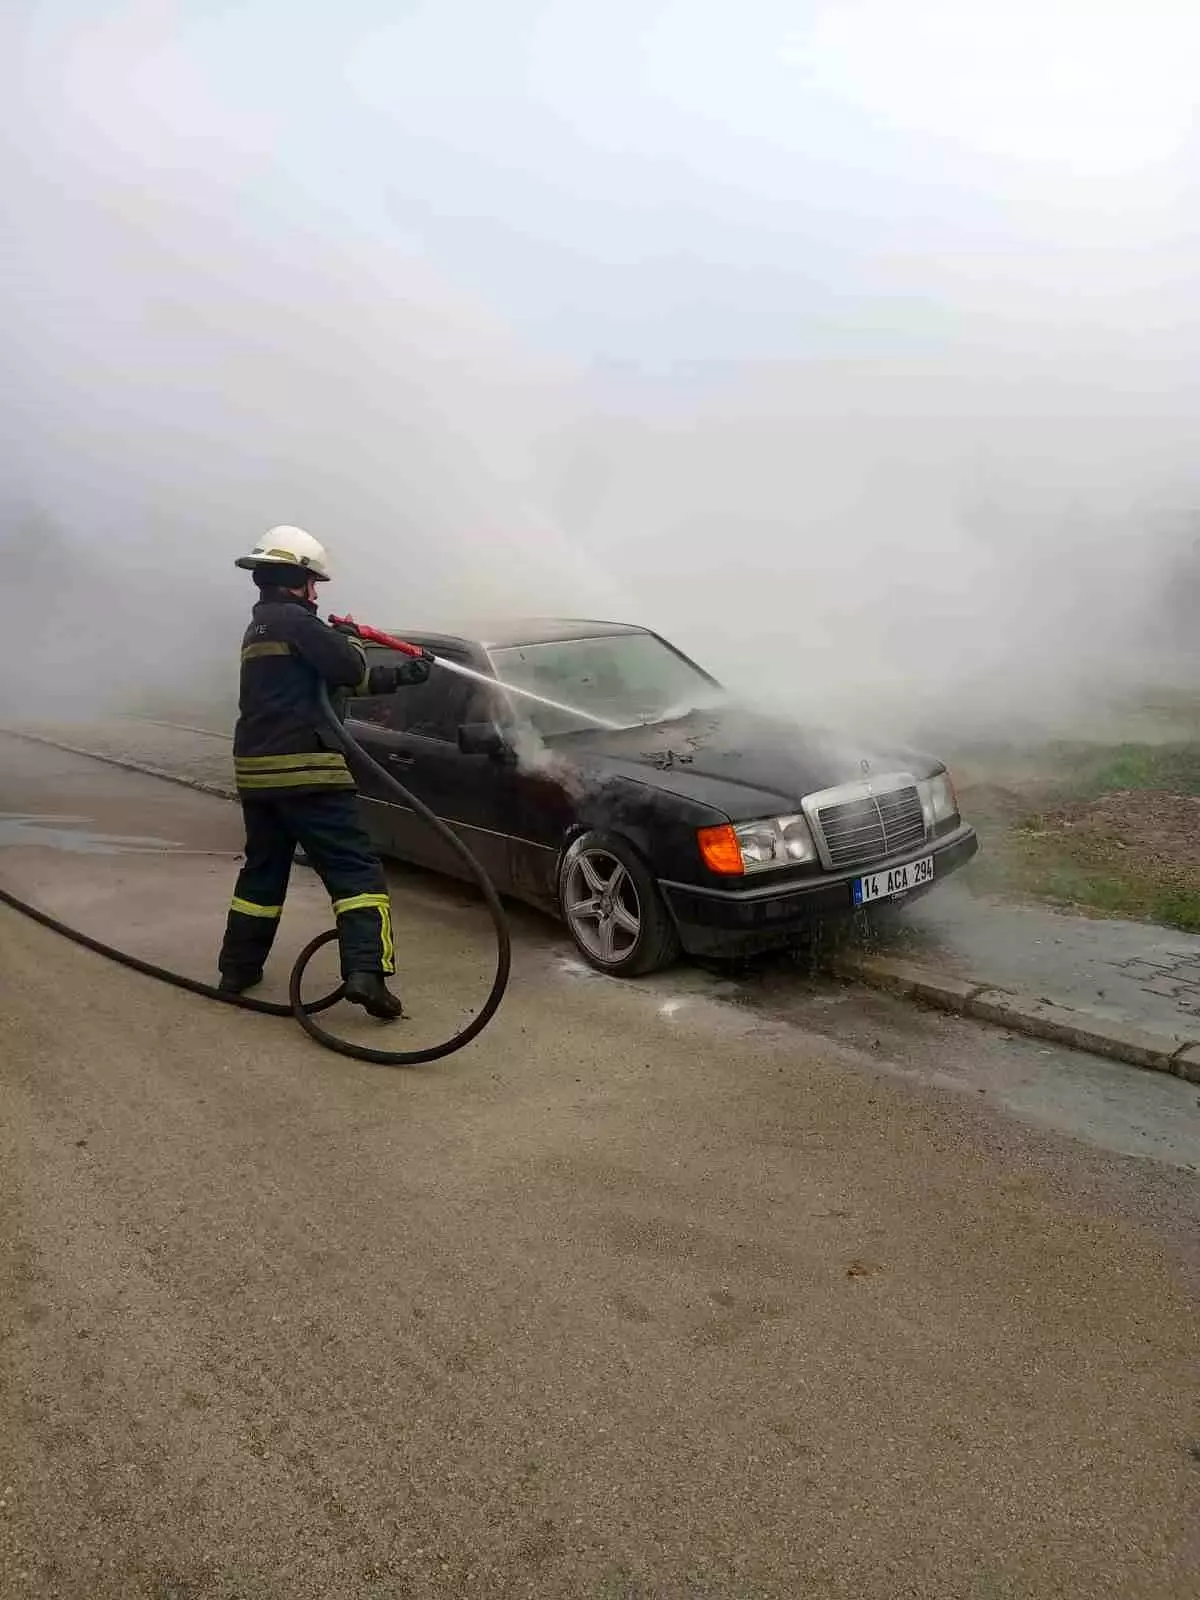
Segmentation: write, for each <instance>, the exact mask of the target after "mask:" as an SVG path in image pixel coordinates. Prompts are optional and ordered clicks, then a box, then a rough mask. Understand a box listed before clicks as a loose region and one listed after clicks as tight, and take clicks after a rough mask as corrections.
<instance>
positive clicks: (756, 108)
mask: <svg viewBox="0 0 1200 1600" xmlns="http://www.w3.org/2000/svg"><path fill="white" fill-rule="evenodd" d="M1198 46H1200V12H1196V10H1195V8H1194V7H1192V6H1190V5H1189V4H1187V3H1185V0H1143V3H1141V4H1133V3H1116V0H1091V3H1086V4H1085V3H1084V0H1040V3H1036V4H1035V3H1033V0H1012V3H1010V4H1009V5H1006V6H1005V7H1003V8H1000V7H996V6H995V5H994V4H983V3H980V0H959V3H957V4H951V3H942V0H908V3H907V4H905V5H904V6H897V5H895V4H894V3H891V0H841V3H836V4H833V3H828V4H827V3H807V4H806V3H804V0H791V3H785V0H745V3H743V4H742V5H740V6H738V7H732V6H729V5H726V4H723V3H718V0H688V3H687V4H686V5H685V4H683V3H682V0H640V3H632V0H608V3H607V4H605V5H604V6H599V5H596V4H584V3H583V0H505V3H504V5H502V6H485V5H483V4H482V3H481V0H474V3H468V0H437V3H409V4H403V3H396V0H392V3H387V4H385V3H383V0H341V3H339V5H338V6H337V7H321V8H317V7H312V8H309V11H308V13H307V14H306V13H304V12H302V9H301V8H299V7H297V6H295V5H291V4H285V3H283V0H243V3H240V4H236V5H235V4H228V3H222V0H133V3H129V4H114V3H106V4H101V3H98V0H9V3H8V5H7V6H5V7H4V8H3V15H2V17H0V108H2V109H0V197H2V198H3V202H4V214H5V216H6V218H7V219H8V220H9V223H10V230H9V232H10V237H9V241H8V243H7V245H6V249H5V251H4V253H3V256H2V257H0V363H2V370H3V373H4V378H3V383H2V386H0V449H2V450H3V455H4V472H3V475H2V478H0V547H2V542H3V540H4V539H5V538H6V537H7V538H8V539H9V540H18V539H21V538H24V539H25V540H26V541H28V540H29V539H30V538H31V537H34V536H33V535H31V534H30V533H29V531H28V530H29V528H30V527H31V526H32V525H33V524H31V523H30V516H31V514H32V513H34V512H36V513H37V514H38V515H40V516H42V517H44V518H48V519H49V520H50V523H51V524H52V526H53V527H54V528H55V529H56V530H58V533H59V534H60V535H61V537H62V539H63V540H65V541H66V542H65V546H59V545H58V544H52V545H48V546H47V547H46V548H47V549H49V550H51V552H52V553H51V554H50V555H49V556H47V558H46V559H45V560H43V561H42V562H41V564H40V565H39V564H38V563H37V562H31V561H29V560H28V559H27V560H25V561H24V562H23V563H17V564H16V565H15V566H10V577H9V580H8V582H7V583H6V585H5V587H4V590H3V593H2V595H0V654H3V655H4V656H6V657H7V658H8V659H7V661H6V666H7V673H6V681H7V683H8V685H9V688H8V694H9V697H10V698H11V696H12V694H13V693H14V686H17V692H19V694H20V695H22V696H27V695H41V696H43V697H44V696H45V695H47V694H48V693H49V692H51V691H54V692H58V691H59V690H60V689H61V690H62V691H63V692H64V693H69V695H71V696H74V697H76V698H78V697H79V696H80V694H81V692H82V691H81V687H80V677H81V672H80V669H79V664H80V663H83V662H88V663H91V665H90V668H89V671H88V674H87V677H88V682H89V688H90V693H91V695H92V696H93V698H95V699H96V700H97V701H98V700H99V699H102V698H105V697H107V698H109V699H111V698H113V697H114V696H115V697H116V698H117V699H120V697H122V696H127V695H128V693H129V692H130V688H131V686H132V685H134V684H136V683H139V682H142V681H144V680H146V679H148V678H153V677H155V676H158V677H160V678H162V679H163V680H164V681H174V680H175V679H176V678H177V677H180V676H184V677H187V676H192V677H197V678H198V677H203V676H205V675H206V674H207V675H211V674H214V673H215V674H218V675H219V674H220V673H221V672H222V671H223V670H225V669H224V667H223V665H222V664H223V663H224V662H225V661H226V660H232V657H233V656H234V655H235V653H236V645H237V640H238V638H239V637H240V632H241V628H242V626H243V625H244V610H245V603H246V599H247V596H246V594H245V592H244V591H245V580H244V578H243V577H242V576H241V575H239V574H237V573H236V572H235V571H234V569H233V565H232V563H233V559H234V557H235V556H236V555H237V554H238V553H240V552H241V551H242V549H243V548H248V547H249V546H250V545H251V544H252V543H253V542H254V540H255V539H256V537H257V535H258V533H259V532H261V531H262V530H264V529H265V528H266V527H268V526H270V525H272V524H273V523H277V522H281V521H287V522H297V523H299V524H301V525H302V526H305V527H307V528H309V530H310V531H311V532H313V533H314V534H315V535H316V536H317V537H318V538H321V539H322V540H323V541H324V542H326V543H327V545H328V546H329V548H330V551H331V553H332V556H333V559H334V562H335V568H336V571H337V573H338V581H337V583H336V585H331V586H330V589H331V591H332V590H334V589H335V588H336V594H333V593H331V597H330V604H331V605H332V606H333V607H334V608H335V609H350V610H353V611H355V613H356V614H357V615H360V616H363V617H368V618H370V619H372V620H374V621H376V622H377V623H382V624H383V625H386V626H398V625H400V624H401V623H405V622H409V621H411V622H412V623H413V624H414V625H419V624H420V623H422V622H424V621H425V620H426V619H433V620H434V621H438V620H441V619H443V618H449V619H453V618H454V617H455V616H458V615H464V614H465V615H470V614H472V613H477V612H483V613H492V614H495V613H505V614H512V613H517V614H529V613H538V612H540V613H545V612H547V611H566V612H568V613H569V614H572V615H581V614H582V615H596V614H599V615H602V616H619V617H621V618H622V619H628V620H634V621H641V622H645V623H647V624H650V625H653V626H658V627H661V628H663V629H664V630H666V631H668V632H669V633H670V634H671V636H672V637H674V638H676V639H678V640H679V642H680V643H681V644H683V645H684V647H685V648H687V649H689V650H691V651H692V652H693V653H695V654H696V655H698V656H699V657H700V658H702V659H703V660H704V661H705V663H706V664H707V665H709V666H711V667H712V668H713V669H714V670H716V671H717V672H718V673H719V674H720V675H722V676H725V677H726V678H728V679H729V681H730V682H731V683H734V684H735V685H736V686H738V687H739V688H741V689H743V690H745V691H746V692H748V693H753V694H755V695H756V696H758V697H759V698H761V699H764V700H768V701H770V702H772V703H777V704H779V705H780V706H781V707H792V708H795V709H796V710H797V711H798V712H804V713H806V714H807V713H808V712H810V711H812V710H814V709H819V708H821V707H824V706H828V705H831V704H834V703H837V704H839V705H840V704H843V703H844V704H845V705H846V706H847V707H850V706H853V707H855V708H856V709H862V710H869V711H872V712H874V713H876V714H884V715H892V714H893V712H894V713H895V714H896V715H903V714H904V713H905V712H906V711H914V712H915V711H917V710H922V711H924V710H929V709H934V708H941V707H945V706H953V705H957V706H958V707H959V708H960V709H961V707H962V706H963V705H964V704H967V703H969V704H970V705H971V706H972V707H974V708H975V709H976V711H977V713H978V714H979V715H980V716H985V715H986V716H987V717H992V718H996V717H1001V716H1002V715H1004V714H1005V712H1006V711H1011V710H1012V709H1013V708H1014V706H1015V705H1019V706H1020V707H1021V708H1022V710H1023V711H1025V712H1027V711H1028V708H1029V707H1030V706H1043V707H1046V708H1050V707H1054V708H1055V709H1056V711H1057V710H1058V709H1061V708H1062V707H1064V706H1066V707H1069V705H1070V704H1071V702H1072V700H1073V698H1075V697H1078V696H1079V695H1082V694H1084V693H1085V692H1093V691H1095V689H1096V687H1097V685H1104V686H1108V685H1112V686H1113V687H1120V686H1122V685H1123V684H1124V683H1125V682H1127V681H1128V682H1132V681H1133V680H1134V679H1136V678H1138V677H1139V675H1141V676H1144V675H1145V674H1146V673H1147V672H1151V671H1153V672H1175V673H1177V674H1183V675H1184V676H1185V677H1186V676H1187V675H1188V674H1189V673H1196V672H1200V667H1197V663H1196V658H1195V656H1194V655H1193V654H1192V653H1191V651H1190V646H1189V635H1190V630H1189V628H1188V625H1187V619H1186V617H1183V618H1181V617H1180V616H1179V615H1178V614H1177V612H1176V611H1173V610H1172V606H1173V605H1176V606H1177V601H1178V595H1179V594H1180V593H1181V592H1182V590H1181V589H1180V581H1181V578H1185V577H1186V572H1187V563H1188V562H1189V561H1194V560H1195V559H1196V558H1195V555H1194V543H1193V541H1194V539H1195V537H1196V534H1195V524H1194V523H1189V522H1188V520H1187V519H1188V517H1189V515H1192V514H1194V513H1195V511H1196V510H1197V509H1198V508H1200V482H1198V481H1197V480H1198V476H1200V471H1198V466H1197V453H1196V448H1195V441H1196V434H1197V430H1196V421H1197V413H1198V410H1200V407H1198V403H1197V402H1198V400H1200V366H1198V364H1197V357H1198V356H1200V326H1198V323H1200V309H1198V302H1197V298H1196V295H1195V292H1194V285H1195V283H1196V282H1197V281H1200V280H1198V276H1197V269H1198V268H1200V162H1198V154H1200V130H1198V107H1200V88H1198V87H1197V85H1198V83H1200V79H1198V78H1197V75H1196V73H1195V72H1194V71H1193V70H1192V64H1193V63H1194V61H1195V60H1196V59H1197V54H1198V51H1197V47H1198ZM36 526H38V527H41V526H42V524H36ZM23 530H24V531H23ZM36 537H37V538H38V539H41V538H42V535H41V534H38V535H36ZM35 616H36V617H37V618H39V619H40V620H39V623H38V624H37V626H36V627H35V625H34V623H33V621H32V619H33V618H34V617H35ZM47 617H49V618H50V619H52V621H53V624H54V626H53V628H52V629H51V630H49V631H50V632H52V633H53V632H56V633H57V640H58V642H57V643H54V642H52V641H51V639H50V638H49V637H48V630H47V629H46V628H45V627H44V626H43V625H42V622H43V620H44V619H45V618H47ZM1195 631H1196V633H1200V630H1195ZM68 638H69V640H70V647H69V649H67V648H66V646H64V644H63V642H62V641H63V640H64V639H68ZM228 670H229V672H230V673H232V670H233V669H232V666H230V667H229V668H228Z"/></svg>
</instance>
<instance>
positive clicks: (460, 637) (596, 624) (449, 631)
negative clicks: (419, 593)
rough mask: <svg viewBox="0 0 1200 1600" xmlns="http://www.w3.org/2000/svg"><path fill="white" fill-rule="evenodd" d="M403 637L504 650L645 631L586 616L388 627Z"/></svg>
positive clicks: (626, 624) (389, 631) (631, 624)
mask: <svg viewBox="0 0 1200 1600" xmlns="http://www.w3.org/2000/svg"><path fill="white" fill-rule="evenodd" d="M385 631H386V632H388V633H394V634H395V635H396V636H397V637H398V638H401V639H427V640H429V642H430V643H431V644H432V643H434V642H435V641H436V642H437V643H439V644H444V645H455V644H458V645H466V644H474V645H481V646H482V647H483V649H485V650H503V649H505V648H506V647H508V646H512V645H523V644H557V643H559V642H561V641H564V640H569V639H595V638H603V637H609V636H611V635H614V634H628V633H645V632H646V631H647V630H646V629H645V628H641V627H638V625H637V624H636V623H632V622H601V621H590V620H588V619H586V618H582V617H522V618H508V619H505V620H503V621H497V620H495V619H492V620H490V621H483V622H475V623H473V624H471V625H465V624H464V625H463V626H459V627H453V628H450V627H446V628H408V629H405V628H388V629H386V630H385Z"/></svg>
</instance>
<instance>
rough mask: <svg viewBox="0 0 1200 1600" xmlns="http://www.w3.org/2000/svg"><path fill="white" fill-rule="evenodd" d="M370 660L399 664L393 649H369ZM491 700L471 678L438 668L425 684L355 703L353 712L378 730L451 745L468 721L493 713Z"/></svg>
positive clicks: (376, 663) (377, 663) (379, 664)
mask: <svg viewBox="0 0 1200 1600" xmlns="http://www.w3.org/2000/svg"><path fill="white" fill-rule="evenodd" d="M443 653H444V654H447V655H448V654H449V652H443ZM367 659H368V662H369V664H370V665H371V666H373V667H390V666H395V664H396V658H395V656H394V655H393V653H392V652H391V651H389V650H369V651H368V653H367ZM451 659H454V658H451ZM490 700H491V696H490V695H489V693H488V691H487V690H486V689H484V688H482V687H481V686H480V685H478V684H474V683H472V682H471V680H470V679H469V678H460V677H459V676H458V675H457V674H456V673H453V672H448V671H445V670H444V669H440V668H438V667H434V669H433V671H432V672H431V673H430V674H429V677H428V679H427V680H426V681H425V682H424V683H418V684H413V685H411V686H410V687H408V688H402V689H397V690H396V693H395V694H376V695H368V696H365V697H364V698H362V699H360V700H352V701H351V702H350V707H349V711H350V715H351V716H352V717H356V718H357V719H358V720H359V721H360V722H370V723H372V724H373V725H374V726H375V727H377V728H391V729H393V730H394V731H395V732H396V733H412V734H416V735H417V736H418V737H420V738H422V739H441V740H443V741H444V742H445V743H447V744H456V743H457V742H458V730H459V728H460V727H461V725H462V724H463V723H464V722H471V721H477V720H480V719H481V718H483V717H486V716H487V715H488V714H489V711H488V709H486V708H487V707H488V705H489V702H490ZM481 707H482V708H484V709H482V710H481Z"/></svg>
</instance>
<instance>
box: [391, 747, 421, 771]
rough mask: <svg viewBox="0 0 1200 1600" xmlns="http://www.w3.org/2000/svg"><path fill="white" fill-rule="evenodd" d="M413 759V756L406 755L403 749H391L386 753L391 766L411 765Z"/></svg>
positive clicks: (414, 758)
mask: <svg viewBox="0 0 1200 1600" xmlns="http://www.w3.org/2000/svg"><path fill="white" fill-rule="evenodd" d="M415 760H416V757H415V756H410V755H407V754H406V753H405V752H404V751H403V750H393V751H391V753H390V754H389V755H388V761H389V763H390V764H391V765H392V766H393V767H411V766H412V764H413V762H414V761H415Z"/></svg>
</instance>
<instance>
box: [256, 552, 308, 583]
mask: <svg viewBox="0 0 1200 1600" xmlns="http://www.w3.org/2000/svg"><path fill="white" fill-rule="evenodd" d="M233 564H234V566H235V567H240V568H241V569H242V571H243V572H253V571H255V569H256V568H258V567H282V566H292V567H296V568H297V569H298V570H299V571H301V572H303V573H304V574H305V575H306V576H307V577H310V578H311V579H312V580H313V581H314V583H328V582H329V574H328V573H327V572H318V571H317V569H316V568H315V567H310V566H306V565H305V563H304V562H302V561H289V562H284V561H280V560H279V558H278V557H276V558H275V560H273V561H271V560H268V559H267V557H266V556H238V558H237V560H236V561H235V562H234V563H233Z"/></svg>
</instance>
